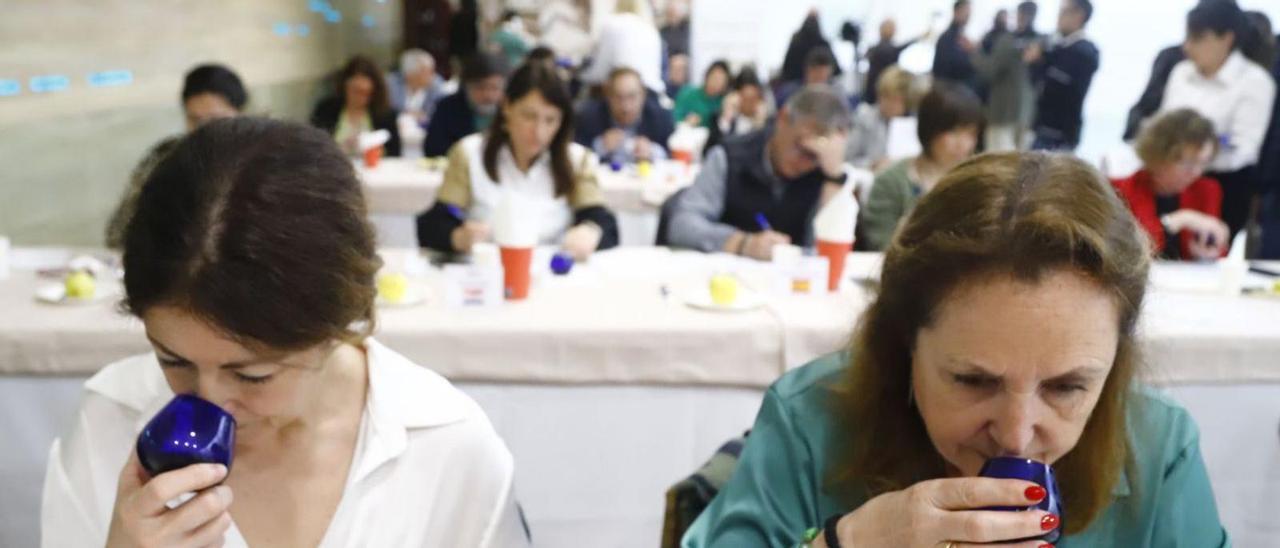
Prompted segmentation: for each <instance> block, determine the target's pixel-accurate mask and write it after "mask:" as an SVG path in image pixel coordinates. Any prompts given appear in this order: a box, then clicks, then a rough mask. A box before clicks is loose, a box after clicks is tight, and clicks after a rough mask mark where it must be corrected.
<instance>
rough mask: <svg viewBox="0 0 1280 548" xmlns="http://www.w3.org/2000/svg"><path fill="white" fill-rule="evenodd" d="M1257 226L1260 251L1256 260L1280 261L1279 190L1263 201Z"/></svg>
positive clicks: (1273, 191) (1272, 192)
mask: <svg viewBox="0 0 1280 548" xmlns="http://www.w3.org/2000/svg"><path fill="white" fill-rule="evenodd" d="M1258 224H1259V225H1261V226H1262V249H1261V250H1259V251H1258V258H1259V259H1266V260H1272V261H1274V260H1277V259H1280V189H1276V190H1272V191H1271V192H1270V194H1268V195H1267V197H1266V199H1265V200H1263V204H1262V212H1261V213H1260V214H1259V215H1258Z"/></svg>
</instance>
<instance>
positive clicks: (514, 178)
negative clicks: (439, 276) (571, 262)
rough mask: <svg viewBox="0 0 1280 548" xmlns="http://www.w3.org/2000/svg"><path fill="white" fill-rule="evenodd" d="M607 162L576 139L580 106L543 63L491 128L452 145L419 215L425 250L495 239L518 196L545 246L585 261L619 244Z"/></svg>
mask: <svg viewBox="0 0 1280 548" xmlns="http://www.w3.org/2000/svg"><path fill="white" fill-rule="evenodd" d="M598 163H599V161H598V160H597V159H596V156H595V154H593V153H592V152H591V151H590V150H589V149H587V148H586V147H584V146H582V145H579V144H577V143H574V142H573V104H572V101H571V99H570V97H569V92H568V90H567V89H566V87H565V85H564V82H563V81H561V80H560V77H559V76H557V75H556V73H555V71H554V70H553V69H551V68H549V67H547V66H545V65H544V64H542V63H526V64H524V65H523V66H521V67H520V68H519V69H517V70H516V72H515V73H514V74H512V75H511V79H510V81H509V82H508V83H507V89H506V99H504V100H503V102H502V107H501V108H500V109H498V113H497V115H496V117H495V118H494V120H493V124H492V125H491V126H490V127H489V130H488V131H487V132H486V133H483V134H480V133H477V134H474V135H471V136H468V137H466V138H464V139H462V140H461V141H459V142H458V143H457V144H456V145H454V146H453V148H452V149H450V150H449V161H448V165H447V167H446V168H445V173H444V183H443V184H442V185H441V186H440V190H439V192H438V193H437V194H436V203H435V205H434V206H432V208H431V209H429V210H427V212H426V213H423V214H422V215H420V216H419V217H418V221H417V223H418V242H419V243H420V244H421V245H422V246H423V247H429V248H432V249H436V250H439V251H445V252H453V253H467V252H469V251H470V250H471V246H472V245H474V244H475V243H478V242H483V241H487V240H489V239H490V237H491V236H492V228H493V225H494V223H495V222H496V219H495V217H496V215H497V213H498V211H499V210H500V206H501V205H502V203H503V201H504V200H505V199H507V198H508V197H509V196H512V195H514V196H517V197H518V198H517V200H518V202H517V203H519V204H521V205H520V207H521V208H527V209H528V211H526V212H525V213H527V214H526V215H521V216H520V217H521V219H523V220H525V221H526V222H529V223H530V224H529V225H526V226H521V227H516V229H517V230H527V231H532V232H534V233H535V234H536V237H537V238H536V239H537V242H538V244H540V245H559V246H560V247H562V248H563V249H564V250H565V251H567V252H569V253H570V254H571V255H573V256H574V257H575V258H576V259H579V260H582V259H586V258H587V257H589V256H590V255H591V254H592V253H593V252H595V251H597V250H600V249H608V248H610V247H614V246H616V245H618V221H617V219H616V218H615V217H614V215H613V213H612V212H610V211H609V210H608V209H607V208H606V207H605V206H604V196H603V194H601V192H600V185H599V183H598V182H597V180H596V169H597V164H598Z"/></svg>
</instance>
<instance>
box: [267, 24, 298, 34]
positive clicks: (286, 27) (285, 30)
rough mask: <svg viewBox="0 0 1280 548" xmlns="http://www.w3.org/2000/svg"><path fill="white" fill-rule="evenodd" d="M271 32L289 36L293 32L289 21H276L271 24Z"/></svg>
mask: <svg viewBox="0 0 1280 548" xmlns="http://www.w3.org/2000/svg"><path fill="white" fill-rule="evenodd" d="M271 32H274V33H276V36H289V35H290V34H293V25H290V24H289V23H276V24H274V25H271Z"/></svg>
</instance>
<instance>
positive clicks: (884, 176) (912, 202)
mask: <svg viewBox="0 0 1280 548" xmlns="http://www.w3.org/2000/svg"><path fill="white" fill-rule="evenodd" d="M914 161H915V158H907V159H906V160H901V161H899V162H897V163H895V164H893V165H892V166H889V167H888V168H886V169H885V170H884V171H881V172H880V174H879V175H876V179H875V182H874V183H872V185H871V192H870V194H868V195H867V204H866V207H863V208H862V218H861V219H860V220H859V221H858V222H859V226H860V227H861V228H862V238H863V239H864V240H866V244H867V249H870V250H872V251H881V250H883V249H884V248H886V247H888V246H889V241H890V240H892V239H893V232H894V231H895V230H897V229H898V223H899V222H900V221H901V220H902V219H904V218H906V216H907V214H908V213H911V210H912V209H915V207H916V202H918V201H920V195H921V194H922V193H923V191H922V190H921V188H920V182H919V181H917V180H915V179H913V178H912V177H911V163H912V162H914Z"/></svg>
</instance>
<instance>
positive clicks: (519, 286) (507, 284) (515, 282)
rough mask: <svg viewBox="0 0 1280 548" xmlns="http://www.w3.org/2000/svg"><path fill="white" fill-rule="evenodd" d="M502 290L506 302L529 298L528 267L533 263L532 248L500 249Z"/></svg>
mask: <svg viewBox="0 0 1280 548" xmlns="http://www.w3.org/2000/svg"><path fill="white" fill-rule="evenodd" d="M499 251H500V252H501V254H502V289H503V292H504V293H506V296H507V300H508V301H519V300H523V299H524V298H525V297H528V296H529V282H530V266H531V265H532V263H533V248H532V247H502V248H499Z"/></svg>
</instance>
